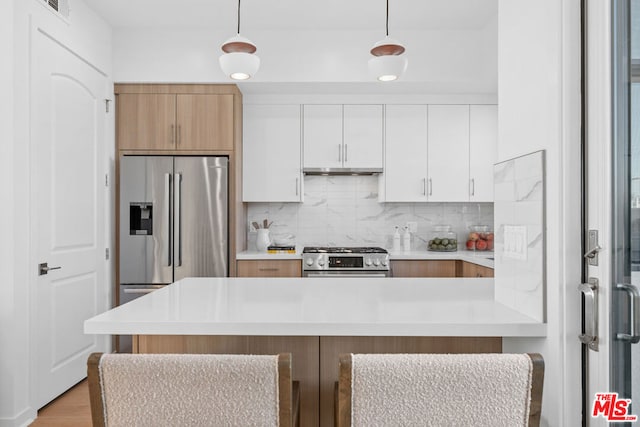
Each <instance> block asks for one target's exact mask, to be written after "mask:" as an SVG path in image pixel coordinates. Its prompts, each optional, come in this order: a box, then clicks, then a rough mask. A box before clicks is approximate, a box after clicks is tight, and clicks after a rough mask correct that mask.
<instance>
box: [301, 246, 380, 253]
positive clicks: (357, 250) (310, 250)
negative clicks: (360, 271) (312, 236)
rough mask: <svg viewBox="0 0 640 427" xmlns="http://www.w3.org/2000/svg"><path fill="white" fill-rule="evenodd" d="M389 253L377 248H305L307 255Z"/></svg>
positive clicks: (303, 251) (303, 250)
mask: <svg viewBox="0 0 640 427" xmlns="http://www.w3.org/2000/svg"><path fill="white" fill-rule="evenodd" d="M387 252H388V251H387V250H386V249H383V248H379V247H375V246H357V247H339V246H305V247H304V249H302V253H305V254H386V253H387Z"/></svg>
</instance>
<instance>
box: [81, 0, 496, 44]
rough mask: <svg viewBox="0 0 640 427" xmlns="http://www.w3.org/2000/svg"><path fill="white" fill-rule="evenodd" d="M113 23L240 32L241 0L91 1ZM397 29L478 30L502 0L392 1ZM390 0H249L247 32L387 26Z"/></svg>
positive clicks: (244, 23) (391, 21) (246, 4)
mask: <svg viewBox="0 0 640 427" xmlns="http://www.w3.org/2000/svg"><path fill="white" fill-rule="evenodd" d="M85 2H86V3H87V4H88V5H89V6H90V7H91V8H92V9H94V10H95V11H96V12H97V13H98V14H99V15H101V16H102V17H103V18H104V19H105V20H106V21H107V22H108V23H109V24H110V25H111V26H113V27H136V28H141V27H147V28H187V27H188V28H217V29H224V30H227V29H228V31H230V32H231V31H234V30H235V28H236V25H237V24H236V13H237V6H238V3H237V1H236V0H85ZM389 3H390V4H389V33H390V35H392V36H393V33H394V29H396V30H400V29H401V30H425V29H440V30H442V29H451V30H464V29H470V30H477V29H481V28H484V27H485V26H486V25H487V23H489V22H490V21H491V20H492V19H493V18H494V17H495V16H496V15H497V13H498V0H391V1H390V2H389ZM385 9H386V2H385V0H244V1H243V2H242V9H241V32H242V33H243V34H247V35H248V36H250V33H251V31H250V29H252V28H254V29H260V30H287V29H291V30H315V31H322V30H351V29H352V30H370V29H380V30H381V31H384V26H385Z"/></svg>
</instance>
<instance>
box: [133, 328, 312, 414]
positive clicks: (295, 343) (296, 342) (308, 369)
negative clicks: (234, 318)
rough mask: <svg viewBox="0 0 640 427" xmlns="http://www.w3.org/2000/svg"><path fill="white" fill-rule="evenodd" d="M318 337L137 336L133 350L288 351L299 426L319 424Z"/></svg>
mask: <svg viewBox="0 0 640 427" xmlns="http://www.w3.org/2000/svg"><path fill="white" fill-rule="evenodd" d="M319 345H320V339H319V338H318V337H317V336H316V337H313V336H311V337H287V336H207V335H180V336H176V335H139V336H136V337H134V350H133V351H134V353H186V354H279V353H291V360H292V368H293V370H292V376H293V380H294V381H299V382H300V425H302V426H318V422H319V419H320V417H319V411H320V406H319V404H320V398H319V395H318V392H319V387H318V367H319V366H320V360H319V359H318V358H319V354H320V349H319Z"/></svg>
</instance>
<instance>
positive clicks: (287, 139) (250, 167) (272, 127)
mask: <svg viewBox="0 0 640 427" xmlns="http://www.w3.org/2000/svg"><path fill="white" fill-rule="evenodd" d="M300 108H301V107H300V105H245V106H244V114H243V126H244V127H243V150H242V155H243V159H242V165H243V167H242V200H243V201H245V202H299V201H301V200H302V171H301V168H300V163H301V156H300V146H301V142H300V136H301V132H300Z"/></svg>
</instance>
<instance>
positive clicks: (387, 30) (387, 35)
mask: <svg viewBox="0 0 640 427" xmlns="http://www.w3.org/2000/svg"><path fill="white" fill-rule="evenodd" d="M238 2H240V0H238ZM239 31H240V30H238V32H239ZM387 37H389V0H387Z"/></svg>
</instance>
